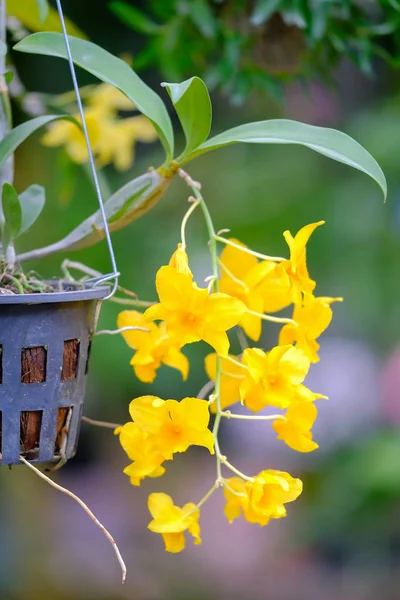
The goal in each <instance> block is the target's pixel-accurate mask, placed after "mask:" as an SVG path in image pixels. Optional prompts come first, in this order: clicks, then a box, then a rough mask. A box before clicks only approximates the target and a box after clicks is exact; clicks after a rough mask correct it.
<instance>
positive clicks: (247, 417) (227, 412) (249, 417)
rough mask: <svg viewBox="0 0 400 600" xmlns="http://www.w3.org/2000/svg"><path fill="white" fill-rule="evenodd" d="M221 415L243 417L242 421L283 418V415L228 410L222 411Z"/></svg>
mask: <svg viewBox="0 0 400 600" xmlns="http://www.w3.org/2000/svg"><path fill="white" fill-rule="evenodd" d="M221 416H222V417H226V418H227V419H243V420H244V421H275V420H276V419H284V418H285V417H284V416H283V415H237V414H235V413H231V411H230V410H225V411H223V412H222V413H221Z"/></svg>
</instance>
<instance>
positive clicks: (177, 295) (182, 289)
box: [144, 266, 246, 356]
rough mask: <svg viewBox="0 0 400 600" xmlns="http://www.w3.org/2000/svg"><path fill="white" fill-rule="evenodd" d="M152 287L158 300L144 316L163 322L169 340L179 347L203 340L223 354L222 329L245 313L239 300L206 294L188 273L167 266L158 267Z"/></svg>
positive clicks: (225, 345)
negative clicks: (155, 288) (155, 290)
mask: <svg viewBox="0 0 400 600" xmlns="http://www.w3.org/2000/svg"><path fill="white" fill-rule="evenodd" d="M156 287H157V293H158V297H159V299H160V303H159V304H156V305H154V306H151V307H150V308H148V309H147V310H146V312H145V313H144V315H145V317H146V319H148V320H150V321H154V320H158V319H161V320H163V321H165V323H166V327H167V333H168V335H169V337H170V339H171V341H172V342H173V343H174V344H176V345H179V346H180V347H182V346H184V345H185V344H191V343H193V342H199V341H200V340H204V341H205V342H207V343H208V344H210V346H212V347H213V348H214V350H215V351H216V352H217V354H219V355H220V356H227V354H228V350H229V339H228V336H227V334H226V331H227V330H228V329H231V327H234V326H235V325H237V324H238V322H239V321H240V319H241V317H242V316H243V314H244V313H245V311H246V306H245V305H244V304H243V302H241V301H240V300H238V299H237V298H232V297H231V296H228V295H227V294H221V293H211V294H210V293H209V292H208V290H207V289H201V288H199V287H198V286H197V285H196V284H194V283H193V282H192V277H191V275H189V274H185V273H181V272H179V271H177V270H176V269H175V268H173V267H171V266H165V267H161V269H159V271H158V273H157V276H156Z"/></svg>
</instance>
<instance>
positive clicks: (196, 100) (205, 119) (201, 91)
mask: <svg viewBox="0 0 400 600" xmlns="http://www.w3.org/2000/svg"><path fill="white" fill-rule="evenodd" d="M161 85H162V86H163V87H165V88H167V91H168V93H169V95H170V98H171V100H172V104H173V105H174V108H175V110H176V112H177V115H178V117H179V120H180V122H181V125H182V128H183V131H184V133H185V138H186V148H185V150H184V151H183V153H182V154H181V156H180V157H179V158H178V161H179V159H184V158H185V157H187V156H188V155H189V154H190V153H191V152H193V150H195V149H196V148H198V146H200V144H202V143H203V142H205V140H206V139H207V137H208V134H209V133H210V128H211V100H210V96H209V94H208V90H207V87H206V85H205V83H204V81H202V80H201V79H200V78H199V77H192V78H191V79H187V80H186V81H183V82H182V83H162V84H161Z"/></svg>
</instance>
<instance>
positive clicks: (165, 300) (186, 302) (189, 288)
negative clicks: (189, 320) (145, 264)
mask: <svg viewBox="0 0 400 600" xmlns="http://www.w3.org/2000/svg"><path fill="white" fill-rule="evenodd" d="M156 287H157V293H158V296H159V298H160V302H161V304H162V305H163V307H164V308H165V309H166V310H168V311H179V310H181V308H182V306H184V307H189V306H190V305H191V303H192V301H193V296H194V295H195V292H194V289H193V284H192V278H191V276H190V275H188V274H184V273H180V272H179V271H177V270H176V269H174V268H173V267H169V266H167V267H161V268H160V269H159V270H158V272H157V275H156ZM204 292H205V295H207V290H204ZM146 312H147V311H146Z"/></svg>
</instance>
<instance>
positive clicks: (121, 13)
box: [108, 0, 161, 35]
mask: <svg viewBox="0 0 400 600" xmlns="http://www.w3.org/2000/svg"><path fill="white" fill-rule="evenodd" d="M108 7H109V8H110V10H111V11H112V12H113V13H114V15H115V16H117V17H118V18H119V19H120V20H121V21H122V22H123V23H125V25H128V27H130V28H131V29H134V30H135V31H138V32H139V33H144V34H145V35H156V34H157V33H159V32H160V31H161V27H160V25H158V24H157V23H154V21H152V20H151V19H149V17H148V16H147V15H145V14H144V13H143V12H142V11H141V10H138V9H137V8H135V7H134V6H130V5H129V4H127V3H126V2H120V1H119V0H114V1H113V2H110V3H109V5H108Z"/></svg>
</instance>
